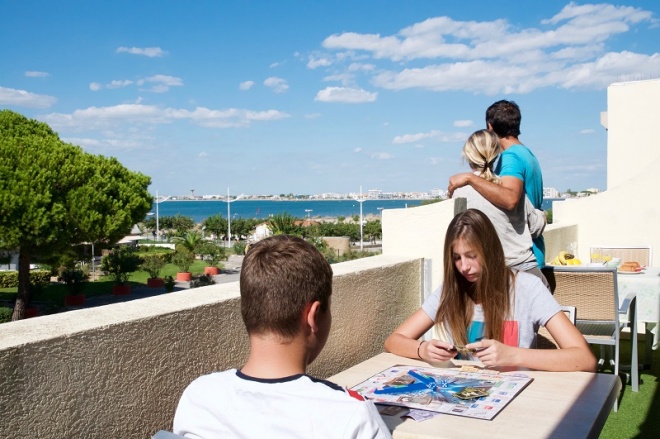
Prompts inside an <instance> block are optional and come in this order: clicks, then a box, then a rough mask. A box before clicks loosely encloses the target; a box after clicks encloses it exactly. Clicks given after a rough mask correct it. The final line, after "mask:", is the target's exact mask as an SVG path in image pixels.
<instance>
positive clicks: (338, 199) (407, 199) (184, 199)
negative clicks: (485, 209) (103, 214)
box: [159, 195, 444, 203]
mask: <svg viewBox="0 0 660 439" xmlns="http://www.w3.org/2000/svg"><path fill="white" fill-rule="evenodd" d="M160 197H161V198H162V195H161V196H160ZM362 200H364V201H426V200H435V198H362ZM167 201H222V202H223V203H226V202H227V200H226V199H222V198H213V199H208V198H194V199H190V198H168V199H167V200H162V201H159V203H165V202H167ZM231 201H232V202H234V201H236V198H232V199H231ZM239 201H282V202H301V203H306V202H315V201H319V202H323V201H357V199H355V198H325V199H319V198H309V199H289V198H241V199H240V200H239ZM443 201H444V200H443Z"/></svg>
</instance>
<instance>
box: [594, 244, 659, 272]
mask: <svg viewBox="0 0 660 439" xmlns="http://www.w3.org/2000/svg"><path fill="white" fill-rule="evenodd" d="M589 250H590V251H589V254H594V252H595V251H600V254H601V256H602V255H604V254H607V255H609V256H611V257H613V258H621V262H626V261H635V262H639V265H642V266H645V267H650V266H651V263H652V256H653V251H652V250H651V247H649V246H632V247H620V246H619V247H617V246H609V245H595V246H592V247H591V248H590V249H589Z"/></svg>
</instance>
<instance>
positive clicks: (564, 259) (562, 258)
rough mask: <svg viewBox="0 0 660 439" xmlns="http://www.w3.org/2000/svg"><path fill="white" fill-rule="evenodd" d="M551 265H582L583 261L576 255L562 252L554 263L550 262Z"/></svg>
mask: <svg viewBox="0 0 660 439" xmlns="http://www.w3.org/2000/svg"><path fill="white" fill-rule="evenodd" d="M549 264H550V265H582V261H580V260H579V259H578V258H576V257H575V255H574V254H572V253H569V252H567V251H565V250H562V251H560V252H559V254H558V255H557V256H555V257H554V259H553V260H552V261H550V262H549Z"/></svg>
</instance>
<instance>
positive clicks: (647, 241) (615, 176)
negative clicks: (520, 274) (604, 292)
mask: <svg viewBox="0 0 660 439" xmlns="http://www.w3.org/2000/svg"><path fill="white" fill-rule="evenodd" d="M607 96H608V97H607V105H608V107H607V116H606V119H607V120H606V122H607V129H608V133H607V139H608V140H607V175H608V177H607V190H606V191H604V192H601V193H600V194H598V195H594V196H590V197H586V198H581V199H575V200H566V201H562V202H559V203H553V204H554V206H553V218H554V222H555V224H556V225H557V226H565V225H576V226H577V228H578V240H577V242H578V256H579V257H580V259H581V260H582V261H588V260H589V247H590V246H594V245H607V246H637V245H649V246H651V247H652V248H653V249H655V251H654V252H653V253H655V254H656V255H657V254H658V251H659V250H660V228H658V227H657V225H658V223H660V207H659V205H658V201H657V199H658V195H657V193H658V189H660V172H658V171H659V170H660V148H659V147H658V141H657V139H658V130H657V125H658V124H657V121H658V120H660V80H650V81H637V82H627V83H620V84H613V85H611V86H610V87H608V89H607ZM553 257H554V254H553V253H547V254H546V261H547V260H550V259H552V258H553ZM652 265H653V266H659V265H660V260H658V257H657V256H656V257H654V258H653V261H652Z"/></svg>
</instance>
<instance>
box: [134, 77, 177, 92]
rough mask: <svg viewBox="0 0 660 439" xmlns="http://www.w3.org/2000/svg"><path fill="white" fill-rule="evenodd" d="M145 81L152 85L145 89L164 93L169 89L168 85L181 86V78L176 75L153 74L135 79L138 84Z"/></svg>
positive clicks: (142, 83)
mask: <svg viewBox="0 0 660 439" xmlns="http://www.w3.org/2000/svg"><path fill="white" fill-rule="evenodd" d="M147 83H149V84H153V85H152V86H151V87H150V88H147V89H145V91H150V92H152V93H165V92H167V91H169V90H170V87H180V86H182V85H183V80H182V79H181V78H177V77H176V76H168V75H153V76H149V77H148V78H144V79H140V80H138V81H137V84H138V85H144V84H147Z"/></svg>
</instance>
